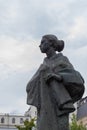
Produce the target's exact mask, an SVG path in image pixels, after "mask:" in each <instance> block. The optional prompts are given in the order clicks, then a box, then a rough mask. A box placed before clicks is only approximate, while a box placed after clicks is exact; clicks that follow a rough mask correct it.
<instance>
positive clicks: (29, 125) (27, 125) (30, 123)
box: [16, 118, 36, 130]
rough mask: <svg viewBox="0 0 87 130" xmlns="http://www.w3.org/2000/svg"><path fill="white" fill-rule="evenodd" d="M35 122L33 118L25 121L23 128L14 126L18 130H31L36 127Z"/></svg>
mask: <svg viewBox="0 0 87 130" xmlns="http://www.w3.org/2000/svg"><path fill="white" fill-rule="evenodd" d="M35 121H36V119H35V118H33V119H31V120H30V121H28V120H25V121H24V126H20V125H16V128H17V129H18V130H32V128H33V127H35V126H36V124H35Z"/></svg>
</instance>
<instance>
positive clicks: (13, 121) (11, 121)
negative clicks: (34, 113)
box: [0, 114, 30, 129]
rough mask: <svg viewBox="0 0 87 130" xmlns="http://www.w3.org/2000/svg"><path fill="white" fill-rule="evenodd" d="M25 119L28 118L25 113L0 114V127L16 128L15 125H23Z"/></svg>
mask: <svg viewBox="0 0 87 130" xmlns="http://www.w3.org/2000/svg"><path fill="white" fill-rule="evenodd" d="M25 120H30V117H29V116H26V115H10V114H0V129H2V128H3V129H16V127H15V125H20V126H23V122H24V121H25Z"/></svg>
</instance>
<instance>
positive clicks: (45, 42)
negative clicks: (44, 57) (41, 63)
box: [39, 38, 50, 53]
mask: <svg viewBox="0 0 87 130" xmlns="http://www.w3.org/2000/svg"><path fill="white" fill-rule="evenodd" d="M39 47H40V50H41V52H42V53H46V52H47V51H48V50H49V48H50V42H49V41H48V40H47V39H46V38H42V40H41V44H40V46H39Z"/></svg>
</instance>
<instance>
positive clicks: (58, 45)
mask: <svg viewBox="0 0 87 130" xmlns="http://www.w3.org/2000/svg"><path fill="white" fill-rule="evenodd" d="M43 39H46V40H47V41H48V42H49V44H50V46H51V47H53V48H54V50H55V51H58V52H61V51H62V50H63V49H64V41H63V40H58V38H57V37H56V36H55V35H52V34H48V35H44V36H43V37H42V40H43Z"/></svg>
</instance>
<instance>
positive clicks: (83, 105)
mask: <svg viewBox="0 0 87 130" xmlns="http://www.w3.org/2000/svg"><path fill="white" fill-rule="evenodd" d="M77 121H78V123H81V122H82V123H83V125H85V126H87V96H86V97H85V98H82V99H81V100H80V101H79V102H78V105H77Z"/></svg>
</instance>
